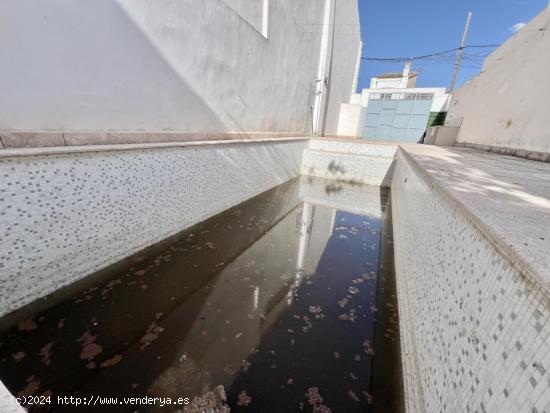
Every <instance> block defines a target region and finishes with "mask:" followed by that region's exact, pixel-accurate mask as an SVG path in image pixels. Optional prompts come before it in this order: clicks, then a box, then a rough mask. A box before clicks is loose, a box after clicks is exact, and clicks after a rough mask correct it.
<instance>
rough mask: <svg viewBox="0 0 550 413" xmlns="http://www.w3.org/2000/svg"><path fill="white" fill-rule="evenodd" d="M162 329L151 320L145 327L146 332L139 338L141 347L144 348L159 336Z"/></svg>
mask: <svg viewBox="0 0 550 413" xmlns="http://www.w3.org/2000/svg"><path fill="white" fill-rule="evenodd" d="M163 331H164V328H162V327H161V326H159V325H158V324H157V322H156V321H153V322H152V323H151V324H150V325H149V327H148V328H147V332H146V333H145V335H144V336H143V337H141V339H140V340H139V341H140V343H141V349H142V350H144V349H145V348H146V347H148V346H149V345H150V344H151V343H152V342H153V341H155V340H156V339H157V338H159V334H160V333H162V332H163Z"/></svg>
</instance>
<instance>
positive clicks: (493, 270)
mask: <svg viewBox="0 0 550 413" xmlns="http://www.w3.org/2000/svg"><path fill="white" fill-rule="evenodd" d="M396 158H397V161H396V168H395V172H394V177H393V184H392V191H391V194H392V210H393V225H394V227H393V231H394V243H395V264H396V273H397V291H398V303H399V317H400V330H401V348H402V363H403V371H404V386H405V399H406V405H407V406H406V407H407V411H408V412H473V411H478V412H485V411H487V412H547V411H550V388H549V386H550V381H549V379H548V374H547V369H549V368H550V344H548V339H549V337H550V321H549V320H550V301H549V299H548V292H547V291H545V290H544V288H543V286H542V284H541V283H540V280H535V279H534V278H533V277H532V276H531V275H530V274H528V273H527V272H525V271H524V270H522V269H521V268H520V267H519V266H518V265H517V264H516V263H514V262H513V261H512V260H511V258H510V257H509V256H507V255H506V254H505V253H504V252H503V250H502V249H499V248H498V247H497V245H496V244H495V242H492V241H491V238H490V236H489V235H488V234H487V233H485V232H484V231H482V230H481V229H480V227H479V226H478V225H475V224H474V220H473V219H472V217H471V216H470V215H469V214H468V213H467V212H466V211H465V210H464V209H463V208H461V206H460V204H459V203H458V202H456V201H455V200H453V199H451V198H450V197H449V196H448V195H446V193H445V192H444V191H442V190H441V188H440V187H439V186H438V184H437V183H436V182H434V181H433V180H431V179H430V177H429V175H428V174H427V173H425V171H424V170H423V169H422V168H421V167H419V166H418V164H417V163H416V162H415V161H414V160H413V159H412V158H411V157H410V156H409V155H408V154H407V153H406V152H405V151H404V150H403V149H400V150H399V151H398V153H397V156H396Z"/></svg>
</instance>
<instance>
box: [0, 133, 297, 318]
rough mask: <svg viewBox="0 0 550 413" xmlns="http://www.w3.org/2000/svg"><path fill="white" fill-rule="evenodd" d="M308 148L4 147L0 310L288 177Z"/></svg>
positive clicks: (0, 158) (289, 144) (291, 143)
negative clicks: (17, 148)
mask: <svg viewBox="0 0 550 413" xmlns="http://www.w3.org/2000/svg"><path fill="white" fill-rule="evenodd" d="M306 144H307V140H304V139H294V140H285V141H277V142H248V143H243V142H241V143H239V142H231V143H220V142H218V143H216V144H212V143H202V144H179V145H178V144H165V145H164V146H163V145H162V144H157V145H154V144H151V145H141V146H140V145H120V146H114V145H110V146H104V147H81V148H44V149H40V150H39V149H30V150H29V149H27V150H19V152H17V151H14V150H4V151H2V153H1V154H0V176H1V178H2V179H0V226H1V227H2V250H1V251H0V281H1V288H0V315H3V314H6V313H9V312H11V311H13V310H15V309H17V308H19V307H21V306H23V305H25V304H27V303H30V302H31V301H33V300H36V299H38V298H41V297H44V296H45V295H47V294H49V293H51V292H53V291H55V290H57V289H58V288H61V287H63V286H65V285H68V284H70V283H72V282H74V281H76V280H78V279H81V278H82V277H84V276H86V275H88V274H91V273H93V272H95V271H98V270H100V269H102V268H104V267H106V266H108V265H110V264H113V263H115V262H117V261H119V260H121V259H123V258H125V257H127V256H129V255H131V254H132V253H135V252H137V251H139V250H141V249H143V248H145V247H148V246H150V245H152V244H154V243H156V242H158V241H161V240H163V239H165V238H167V237H169V236H171V235H173V234H175V233H177V232H179V231H182V230H183V229H185V228H188V227H190V226H192V225H194V224H196V223H198V222H200V221H202V220H204V219H206V218H209V217H210V216H213V215H215V214H217V213H219V212H221V211H223V210H225V209H227V208H230V207H232V206H234V205H236V204H238V203H240V202H242V201H245V200H247V199H249V198H251V197H253V196H255V195H257V194H259V193H261V192H263V191H265V190H267V189H270V188H272V187H274V186H276V185H278V184H281V183H283V182H285V181H288V180H289V179H291V178H294V177H295V176H297V175H299V174H300V167H301V162H302V152H303V150H304V148H305V147H306Z"/></svg>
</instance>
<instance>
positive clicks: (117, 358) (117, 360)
mask: <svg viewBox="0 0 550 413" xmlns="http://www.w3.org/2000/svg"><path fill="white" fill-rule="evenodd" d="M120 360H122V355H120V354H117V355H116V356H114V357H111V358H110V359H107V360H105V361H104V362H103V363H101V364H100V367H103V368H105V367H111V366H114V365H115V364H118V363H120Z"/></svg>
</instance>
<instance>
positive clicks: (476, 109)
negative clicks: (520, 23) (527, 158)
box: [447, 8, 550, 152]
mask: <svg viewBox="0 0 550 413" xmlns="http://www.w3.org/2000/svg"><path fill="white" fill-rule="evenodd" d="M549 25H550V9H548V8H547V9H546V10H545V11H544V12H542V13H541V14H540V15H539V16H537V17H536V18H535V19H534V20H532V21H531V22H530V23H529V24H527V25H526V26H525V27H524V28H523V29H521V30H520V31H519V32H518V33H517V34H515V35H514V36H513V37H512V38H510V39H509V40H508V41H507V42H506V43H505V44H504V45H503V46H501V47H500V48H499V49H497V50H496V51H495V52H494V53H493V54H492V55H491V56H490V57H489V58H488V59H487V60H486V62H485V65H484V66H483V70H482V72H481V74H480V75H478V76H477V77H475V78H474V79H473V80H471V81H470V82H468V83H467V84H466V85H464V86H463V87H462V88H460V89H459V90H458V91H457V92H456V93H455V95H454V97H453V101H452V103H451V107H450V110H449V114H448V118H447V119H448V121H447V123H448V124H450V125H461V128H460V132H459V134H458V138H457V142H458V143H469V144H478V145H488V146H494V147H502V148H515V149H523V150H528V151H535V152H550V116H548V114H549V108H550V93H549V91H550V75H549V73H550V35H549V33H548V28H549V27H550V26H549Z"/></svg>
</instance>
